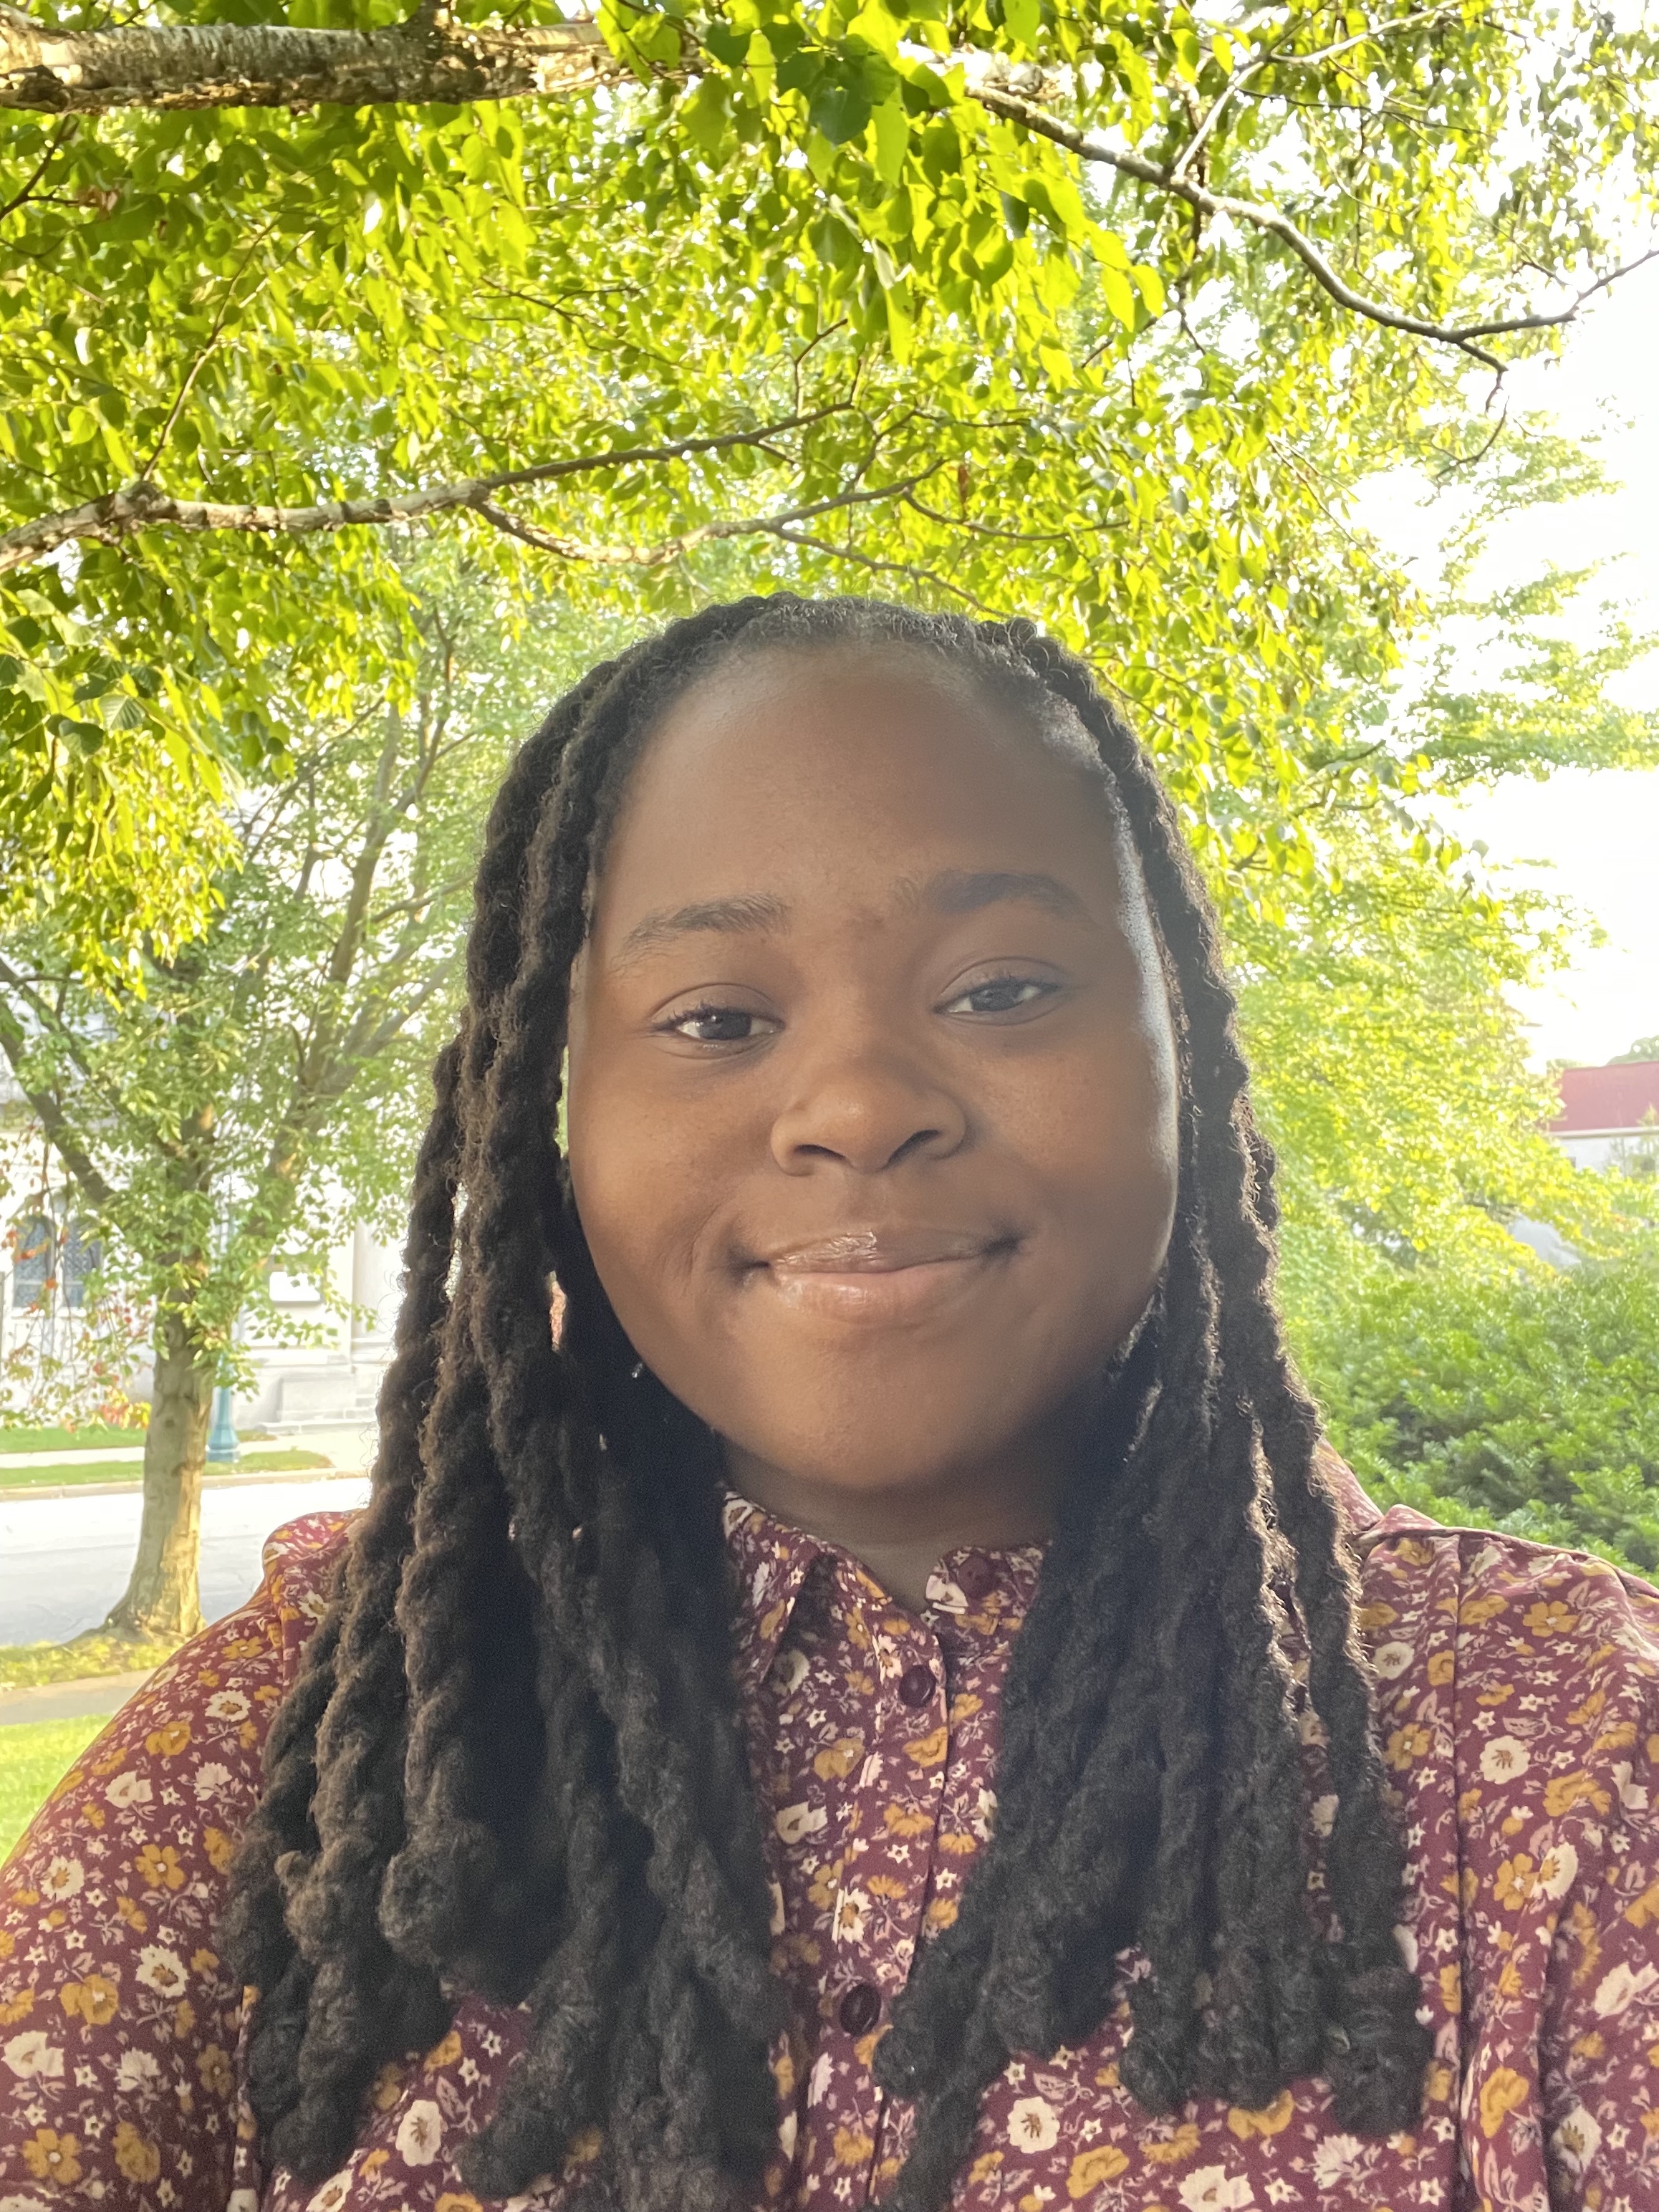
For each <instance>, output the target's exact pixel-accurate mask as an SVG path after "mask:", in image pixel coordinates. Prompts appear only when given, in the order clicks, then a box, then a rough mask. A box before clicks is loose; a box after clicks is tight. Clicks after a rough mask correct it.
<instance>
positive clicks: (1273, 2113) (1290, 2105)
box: [1227, 2089, 1296, 2142]
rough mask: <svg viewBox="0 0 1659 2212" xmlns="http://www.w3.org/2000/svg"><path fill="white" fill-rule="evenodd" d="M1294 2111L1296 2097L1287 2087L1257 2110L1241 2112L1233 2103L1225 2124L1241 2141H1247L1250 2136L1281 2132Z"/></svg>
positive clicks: (1287, 2124) (1289, 2121)
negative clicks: (1269, 2103)
mask: <svg viewBox="0 0 1659 2212" xmlns="http://www.w3.org/2000/svg"><path fill="white" fill-rule="evenodd" d="M1295 2112H1296V2099H1295V2098H1294V2097H1293V2096H1292V2095H1291V2092H1290V2091H1289V2090H1288V2089H1281V2090H1280V2091H1279V2094H1278V2095H1277V2096H1276V2097H1275V2098H1274V2099H1273V2102H1272V2104H1271V2105H1264V2106H1262V2108H1261V2111H1260V2112H1241V2111H1240V2110H1239V2108H1238V2106H1237V2105H1235V2106H1233V2108H1232V2110H1231V2112H1229V2113H1228V2115H1227V2125H1228V2126H1229V2127H1230V2128H1231V2130H1232V2131H1233V2133H1234V2134H1235V2135H1236V2136H1237V2137H1238V2139H1239V2141H1240V2142H1249V2140H1250V2137H1251V2136H1276V2135H1280V2134H1282V2133H1283V2132H1284V2130H1285V2129H1286V2128H1287V2127H1289V2125H1290V2124H1291V2118H1292V2117H1293V2116H1294V2114H1295Z"/></svg>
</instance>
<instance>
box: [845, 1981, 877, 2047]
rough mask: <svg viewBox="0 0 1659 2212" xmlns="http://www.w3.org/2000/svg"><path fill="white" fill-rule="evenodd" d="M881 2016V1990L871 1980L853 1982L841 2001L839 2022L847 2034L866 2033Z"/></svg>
mask: <svg viewBox="0 0 1659 2212" xmlns="http://www.w3.org/2000/svg"><path fill="white" fill-rule="evenodd" d="M880 2018H881V1991H880V1990H878V1988H877V1987H876V1985H875V1984H874V1983H873V1982H854V1984H853V1986H852V1988H851V1989H850V1990H848V1992H847V1994H846V1996H844V1997H843V1998H842V2001H841V2024H842V2027H844V2028H845V2029H846V2030H847V2033H848V2035H868V2034H869V2033H870V2031H871V2029H872V2027H874V2026H875V2024H876V2022H877V2021H878V2020H879V2019H880Z"/></svg>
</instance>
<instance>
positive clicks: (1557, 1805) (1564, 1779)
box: [1544, 1769, 1613, 1820]
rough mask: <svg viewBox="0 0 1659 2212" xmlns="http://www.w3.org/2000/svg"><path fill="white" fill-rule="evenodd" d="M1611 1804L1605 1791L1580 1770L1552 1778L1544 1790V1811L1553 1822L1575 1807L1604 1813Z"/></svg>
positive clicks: (1593, 1779)
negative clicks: (1580, 1806) (1578, 1806)
mask: <svg viewBox="0 0 1659 2212" xmlns="http://www.w3.org/2000/svg"><path fill="white" fill-rule="evenodd" d="M1612 1803H1613V1800H1612V1798H1611V1797H1609V1796H1608V1795H1607V1791H1606V1790H1603V1789H1602V1788H1601V1784H1599V1783H1598V1782H1596V1781H1595V1778H1593V1777H1592V1776H1590V1775H1588V1774H1586V1773H1584V1772H1583V1771H1582V1769H1581V1770H1580V1771H1578V1772H1577V1773H1576V1774H1558V1775H1556V1776H1554V1777H1553V1778H1552V1780H1551V1781H1550V1782H1549V1783H1548V1784H1547V1785H1546V1788H1545V1790H1544V1810H1545V1811H1546V1812H1547V1814H1549V1815H1550V1816H1551V1818H1552V1819H1553V1820H1559V1818H1560V1816H1561V1814H1563V1813H1571V1810H1572V1808H1573V1807H1574V1806H1575V1805H1593V1806H1594V1807H1595V1809H1596V1811H1597V1812H1598V1813H1605V1812H1606V1811H1607V1809H1608V1808H1609V1807H1610V1806H1611V1805H1612Z"/></svg>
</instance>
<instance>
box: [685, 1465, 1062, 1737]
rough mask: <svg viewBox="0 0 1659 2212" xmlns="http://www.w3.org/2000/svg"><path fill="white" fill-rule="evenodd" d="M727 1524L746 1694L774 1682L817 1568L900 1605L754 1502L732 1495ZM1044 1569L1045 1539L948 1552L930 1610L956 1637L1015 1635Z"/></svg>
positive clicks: (931, 1585)
mask: <svg viewBox="0 0 1659 2212" xmlns="http://www.w3.org/2000/svg"><path fill="white" fill-rule="evenodd" d="M725 1526H726V1556H727V1558H728V1559H729V1560H730V1562H731V1566H732V1576H733V1580H734V1583H735V1585H736V1590H737V1597H738V1618H737V1654H736V1656H737V1666H738V1683H739V1686H740V1687H741V1688H742V1690H743V1691H744V1692H745V1694H748V1693H752V1692H754V1691H755V1690H756V1689H757V1688H758V1687H759V1686H760V1684H761V1683H762V1682H763V1680H765V1679H766V1675H767V1674H768V1672H769V1669H770V1668H771V1666H772V1663H773V1662H774V1661H775V1659H776V1657H777V1656H778V1650H779V1648H780V1646H781V1644H782V1642H783V1639H784V1638H785V1636H786V1635H787V1633H788V1631H789V1624H790V1622H791V1621H792V1620H793V1618H794V1615H795V1610H796V1607H797V1606H798V1605H799V1602H800V1600H801V1595H802V1593H803V1592H804V1590H805V1588H806V1584H807V1579H808V1577H809V1576H811V1574H812V1571H813V1569H814V1568H815V1567H820V1568H821V1571H827V1572H829V1573H831V1574H834V1575H836V1577H839V1578H840V1579H841V1580H842V1583H843V1586H845V1587H848V1588H851V1587H856V1588H857V1589H859V1590H860V1594H861V1595H863V1596H864V1598H865V1599H866V1601H867V1602H868V1603H869V1604H870V1605H871V1606H872V1607H880V1608H882V1609H884V1611H886V1612H889V1613H890V1612H892V1611H893V1610H894V1609H895V1601H894V1600H893V1599H891V1598H890V1597H889V1596H888V1595H887V1594H886V1593H885V1592H884V1590H883V1589H881V1588H880V1587H879V1585H878V1583H875V1582H874V1581H873V1580H872V1577H870V1575H869V1574H868V1573H867V1572H866V1570H865V1569H864V1568H863V1567H861V1566H860V1565H859V1563H858V1561H857V1560H856V1559H854V1558H853V1556H852V1554H851V1553H848V1552H846V1551H843V1550H842V1547H840V1546H839V1545H837V1544H831V1543H828V1542H826V1541H825V1540H824V1539H823V1537H821V1536H814V1535H812V1534H810V1533H809V1532H808V1531H807V1530H806V1529H805V1528H791V1527H790V1526H789V1524H788V1523H787V1522H783V1521H779V1520H777V1519H775V1517H774V1516H772V1515H771V1514H770V1513H769V1512H768V1511H767V1510H766V1509H765V1508H764V1506H761V1505H757V1504H754V1503H753V1501H752V1500H751V1499H749V1498H738V1497H736V1496H731V1497H728V1498H727V1499H726V1507H725ZM1041 1573H1042V1546H1041V1545H1039V1544H1023V1545H1020V1546H1018V1547H1016V1548H1014V1549H1012V1550H1010V1551H987V1550H985V1549H983V1548H981V1547H977V1546H969V1547H964V1548H962V1549H959V1550H957V1551H953V1552H947V1553H945V1554H944V1556H943V1557H942V1558H941V1559H940V1560H939V1565H938V1566H937V1567H936V1568H935V1569H934V1571H933V1574H932V1575H931V1576H930V1577H928V1583H927V1614H928V1615H929V1617H930V1618H931V1619H932V1620H933V1622H934V1625H935V1626H939V1627H941V1628H943V1629H945V1630H946V1631H947V1632H952V1633H954V1634H956V1635H967V1636H975V1635H978V1636H985V1637H991V1636H997V1635H1004V1636H1006V1635H1008V1634H1011V1633H1012V1632H1013V1631H1014V1630H1016V1629H1018V1626H1019V1624H1020V1622H1021V1621H1022V1620H1024V1616H1025V1614H1026V1613H1027V1612H1029V1610H1030V1604H1031V1601H1032V1599H1033V1598H1034V1597H1035V1595H1036V1586H1037V1579H1038V1577H1039V1576H1040V1574H1041Z"/></svg>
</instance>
